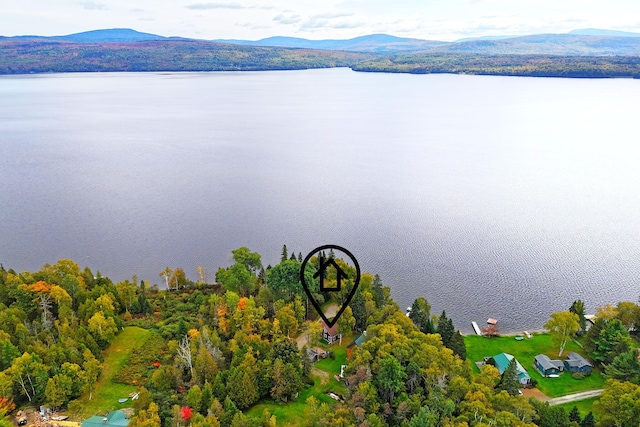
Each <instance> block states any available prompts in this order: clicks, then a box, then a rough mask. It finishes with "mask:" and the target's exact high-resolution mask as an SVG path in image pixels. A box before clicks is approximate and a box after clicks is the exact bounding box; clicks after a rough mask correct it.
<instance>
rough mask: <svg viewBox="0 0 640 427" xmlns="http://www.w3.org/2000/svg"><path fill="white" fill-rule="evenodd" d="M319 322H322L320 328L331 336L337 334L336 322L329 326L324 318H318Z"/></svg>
mask: <svg viewBox="0 0 640 427" xmlns="http://www.w3.org/2000/svg"><path fill="white" fill-rule="evenodd" d="M320 322H321V323H322V329H324V330H325V331H327V332H328V333H329V335H331V336H332V337H334V336H336V335H338V333H339V332H338V324H337V323H336V324H334V325H333V326H332V327H329V326H328V325H327V324H326V323H325V321H324V320H320Z"/></svg>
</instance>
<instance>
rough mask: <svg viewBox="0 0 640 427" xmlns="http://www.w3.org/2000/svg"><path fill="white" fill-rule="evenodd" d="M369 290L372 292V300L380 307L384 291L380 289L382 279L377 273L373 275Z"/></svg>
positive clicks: (382, 302)
mask: <svg viewBox="0 0 640 427" xmlns="http://www.w3.org/2000/svg"><path fill="white" fill-rule="evenodd" d="M371 291H372V294H373V301H374V302H375V303H376V307H377V308H380V307H382V305H383V304H384V291H383V289H382V280H381V279H380V276H378V275H377V274H376V275H375V276H373V283H372V284H371Z"/></svg>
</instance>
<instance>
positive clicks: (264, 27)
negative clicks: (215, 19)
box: [234, 22, 271, 30]
mask: <svg viewBox="0 0 640 427" xmlns="http://www.w3.org/2000/svg"><path fill="white" fill-rule="evenodd" d="M234 25H235V26H236V27H240V28H248V29H250V30H268V29H270V28H271V27H270V26H269V25H262V24H256V23H254V22H244V23H240V22H236V23H235V24H234Z"/></svg>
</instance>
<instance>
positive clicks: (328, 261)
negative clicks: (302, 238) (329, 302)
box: [300, 245, 360, 328]
mask: <svg viewBox="0 0 640 427" xmlns="http://www.w3.org/2000/svg"><path fill="white" fill-rule="evenodd" d="M327 249H333V250H337V251H340V252H342V253H344V254H345V255H347V256H348V257H349V258H351V261H352V262H353V266H354V267H355V269H356V279H355V281H354V282H353V288H352V289H351V292H349V295H347V299H346V300H345V301H344V303H343V304H342V307H340V310H338V312H337V313H336V315H335V316H334V317H333V319H331V320H329V319H327V316H326V315H325V314H324V313H323V312H322V309H321V308H320V304H318V301H316V299H315V298H314V297H313V294H312V293H311V290H312V285H313V283H307V282H308V280H307V279H308V278H307V277H305V270H306V266H307V263H308V262H309V260H310V259H311V257H313V256H314V255H316V254H318V261H319V263H318V266H319V269H318V271H316V273H315V274H314V275H313V278H314V279H316V278H319V279H320V291H322V292H339V291H340V290H341V289H342V282H343V280H345V279H347V274H346V273H345V272H344V271H342V269H341V268H340V266H339V265H338V263H336V262H335V260H334V259H333V258H324V256H322V254H321V252H322V251H324V250H327ZM330 267H333V268H335V270H336V287H334V288H327V287H325V283H324V280H323V278H324V277H325V272H326V271H327V268H330ZM300 283H302V287H303V288H304V291H305V293H306V294H307V296H308V297H309V300H310V301H311V304H313V307H314V308H315V309H316V311H317V312H318V314H319V315H320V317H321V318H322V320H324V322H325V323H326V324H327V326H329V327H330V328H331V327H333V325H335V324H336V322H337V321H338V319H339V318H340V316H341V315H342V313H343V312H344V310H345V309H346V308H347V306H348V305H349V303H350V302H351V299H352V298H353V296H354V295H355V294H356V290H357V289H358V285H359V284H360V265H359V264H358V261H357V260H356V258H355V257H354V256H353V254H352V253H351V252H349V251H348V250H346V249H345V248H343V247H341V246H336V245H324V246H320V247H317V248H315V249H314V250H313V251H311V252H309V254H308V255H307V256H306V258H305V259H304V261H302V265H301V266H300Z"/></svg>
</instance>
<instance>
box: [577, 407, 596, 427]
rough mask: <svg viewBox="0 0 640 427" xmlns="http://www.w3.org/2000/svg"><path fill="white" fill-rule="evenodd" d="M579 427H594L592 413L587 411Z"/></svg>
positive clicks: (594, 422) (594, 421)
mask: <svg viewBox="0 0 640 427" xmlns="http://www.w3.org/2000/svg"><path fill="white" fill-rule="evenodd" d="M580 427H596V420H595V418H594V417H593V412H591V411H589V413H588V414H587V416H585V417H584V419H583V420H582V422H581V423H580Z"/></svg>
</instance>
